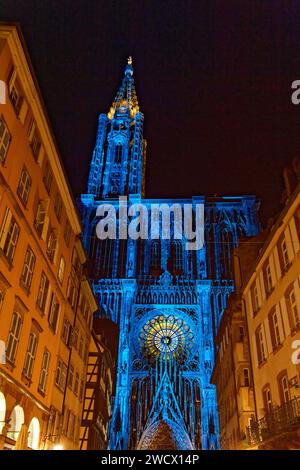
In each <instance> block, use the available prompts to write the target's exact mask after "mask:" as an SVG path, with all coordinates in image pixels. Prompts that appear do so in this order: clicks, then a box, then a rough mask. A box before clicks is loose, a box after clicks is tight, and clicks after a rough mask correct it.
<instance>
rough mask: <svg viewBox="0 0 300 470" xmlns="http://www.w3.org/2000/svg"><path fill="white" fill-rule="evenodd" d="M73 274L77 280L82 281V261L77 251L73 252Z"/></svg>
mask: <svg viewBox="0 0 300 470" xmlns="http://www.w3.org/2000/svg"><path fill="white" fill-rule="evenodd" d="M72 272H73V274H74V275H75V276H76V277H77V279H80V277H81V263H80V259H79V256H78V253H77V250H75V249H74V250H73V254H72Z"/></svg>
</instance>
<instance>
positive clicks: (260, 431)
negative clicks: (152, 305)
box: [247, 397, 300, 445]
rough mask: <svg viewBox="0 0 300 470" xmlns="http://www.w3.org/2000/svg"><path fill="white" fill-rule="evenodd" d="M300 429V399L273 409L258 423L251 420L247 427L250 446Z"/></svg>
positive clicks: (294, 399)
mask: <svg viewBox="0 0 300 470" xmlns="http://www.w3.org/2000/svg"><path fill="white" fill-rule="evenodd" d="M298 427H300V397H297V398H293V399H292V400H290V401H288V402H286V403H285V404H284V405H281V406H278V407H276V408H273V409H272V411H270V412H269V413H267V414H266V415H265V416H264V417H263V418H261V419H259V420H258V421H256V420H255V419H252V418H251V420H250V425H249V426H248V427H247V440H248V444H249V445H255V444H260V443H262V442H264V441H266V440H267V439H269V438H271V437H274V436H276V435H278V434H280V433H282V432H286V431H290V430H293V429H295V428H298Z"/></svg>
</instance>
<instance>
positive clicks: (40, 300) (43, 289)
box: [37, 271, 50, 312]
mask: <svg viewBox="0 0 300 470" xmlns="http://www.w3.org/2000/svg"><path fill="white" fill-rule="evenodd" d="M49 287H50V282H49V279H48V278H47V276H46V274H45V273H44V271H43V272H42V274H41V280H40V286H39V291H38V296H37V305H38V307H39V309H40V310H41V311H42V312H45V308H46V303H47V298H48V293H49Z"/></svg>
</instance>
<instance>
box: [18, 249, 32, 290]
mask: <svg viewBox="0 0 300 470" xmlns="http://www.w3.org/2000/svg"><path fill="white" fill-rule="evenodd" d="M35 261H36V256H35V254H34V253H33V251H32V249H31V248H29V247H28V248H27V251H26V255H25V260H24V265H23V270H22V274H21V282H22V284H23V286H24V287H25V288H26V289H28V290H29V289H30V286H31V282H32V277H33V272H34V266H35Z"/></svg>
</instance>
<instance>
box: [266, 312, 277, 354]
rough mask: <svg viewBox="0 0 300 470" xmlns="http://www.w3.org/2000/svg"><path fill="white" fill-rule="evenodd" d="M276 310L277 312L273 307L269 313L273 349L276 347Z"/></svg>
mask: <svg viewBox="0 0 300 470" xmlns="http://www.w3.org/2000/svg"><path fill="white" fill-rule="evenodd" d="M274 312H275V310H274V309H272V310H271V312H270V313H269V315H268V319H269V328H270V336H271V342H272V349H274V347H275V345H276V340H275V332H274V323H273V314H274Z"/></svg>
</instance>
